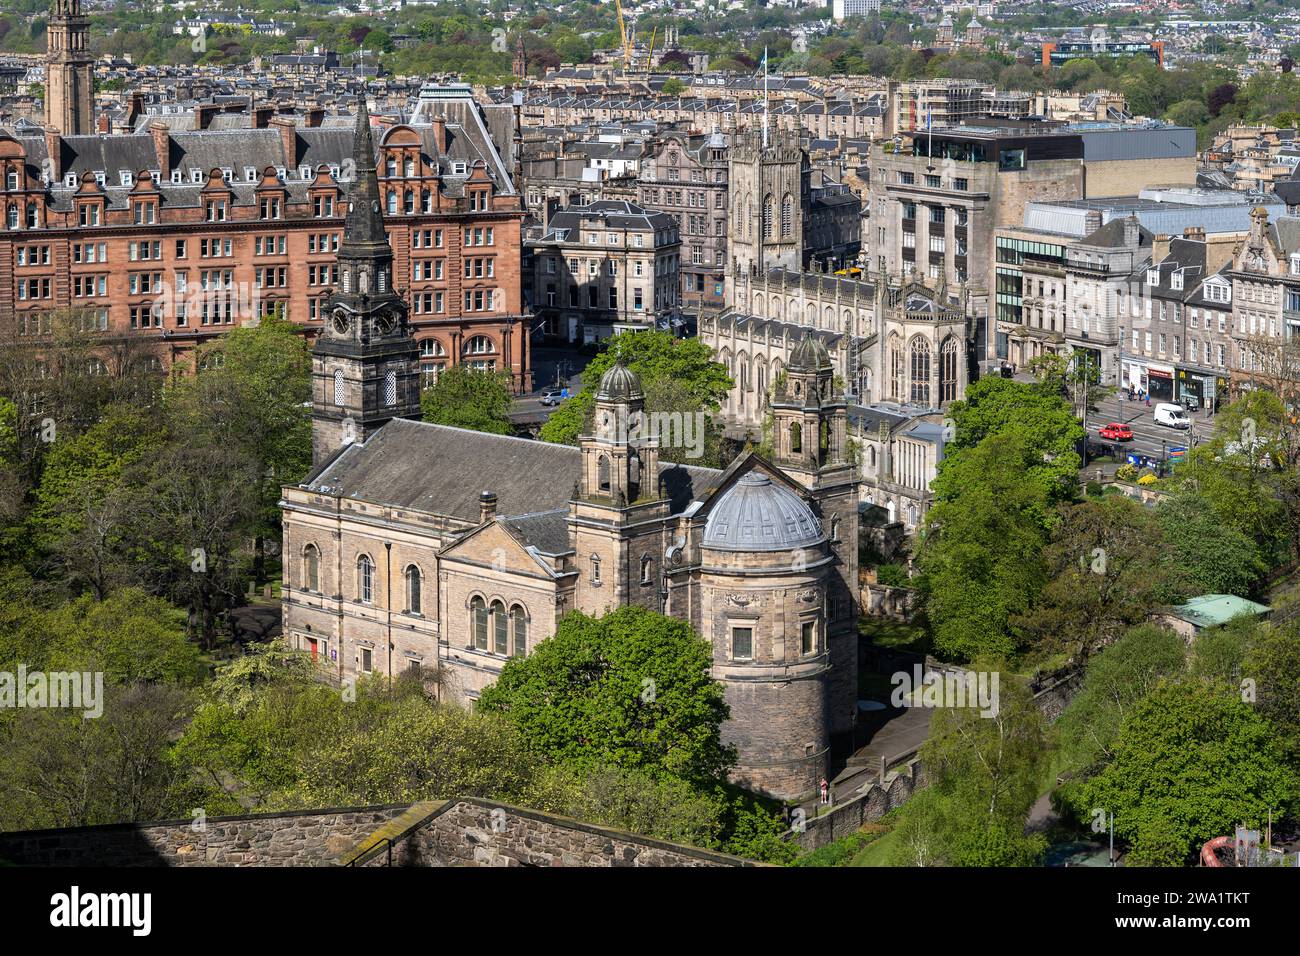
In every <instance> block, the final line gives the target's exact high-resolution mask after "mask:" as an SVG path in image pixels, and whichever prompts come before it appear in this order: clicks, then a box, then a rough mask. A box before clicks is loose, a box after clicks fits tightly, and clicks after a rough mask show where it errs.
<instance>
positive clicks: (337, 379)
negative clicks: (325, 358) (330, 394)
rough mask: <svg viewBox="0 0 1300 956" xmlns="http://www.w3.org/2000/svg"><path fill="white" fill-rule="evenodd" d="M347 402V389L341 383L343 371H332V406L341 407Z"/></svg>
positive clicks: (337, 369) (338, 369) (339, 369)
mask: <svg viewBox="0 0 1300 956" xmlns="http://www.w3.org/2000/svg"><path fill="white" fill-rule="evenodd" d="M346 401H347V387H346V385H345V384H344V381H343V369H341V368H336V369H335V370H334V404H335V405H342V404H344V402H346Z"/></svg>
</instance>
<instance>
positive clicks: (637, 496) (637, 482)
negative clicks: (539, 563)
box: [569, 359, 669, 614]
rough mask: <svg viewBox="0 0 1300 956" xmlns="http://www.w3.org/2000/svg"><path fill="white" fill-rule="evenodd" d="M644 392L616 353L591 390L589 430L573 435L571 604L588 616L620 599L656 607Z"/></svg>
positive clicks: (653, 479) (657, 568) (653, 499)
mask: <svg viewBox="0 0 1300 956" xmlns="http://www.w3.org/2000/svg"><path fill="white" fill-rule="evenodd" d="M648 421H649V420H648V419H647V416H646V414H645V391H644V390H643V389H642V387H641V380H640V379H639V378H638V377H637V375H636V373H635V372H633V371H632V370H631V369H630V368H628V367H627V364H626V363H625V361H624V360H623V359H619V360H618V362H617V363H616V364H615V365H614V366H613V367H611V368H610V370H609V371H608V372H606V373H605V375H604V377H602V378H601V380H600V387H599V388H598V389H597V390H596V402H595V416H594V420H593V422H592V429H591V433H590V434H587V435H583V436H582V438H581V439H580V440H579V446H580V447H581V449H582V477H581V478H579V480H578V482H577V486H576V487H575V488H574V490H573V491H574V495H573V500H572V502H570V505H569V529H570V535H571V539H572V540H573V542H574V548H575V550H576V552H577V562H578V570H579V574H580V577H579V582H578V587H577V594H576V598H575V602H576V605H577V608H578V609H579V610H581V611H585V612H586V613H588V614H601V613H604V611H606V610H612V609H614V608H618V607H622V606H623V605H625V604H639V605H641V606H643V607H647V608H650V609H651V610H655V611H658V610H661V609H662V595H661V593H660V589H661V584H662V580H661V577H662V574H661V573H662V568H661V562H662V557H663V555H662V553H661V551H662V549H661V547H660V545H661V544H662V540H661V533H660V523H661V522H662V520H663V519H665V518H667V517H668V507H669V503H668V500H667V498H665V497H664V494H663V490H662V488H661V487H660V483H659V441H658V439H657V438H656V437H655V436H654V435H651V434H649V431H648Z"/></svg>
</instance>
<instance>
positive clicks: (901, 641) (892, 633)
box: [858, 617, 930, 654]
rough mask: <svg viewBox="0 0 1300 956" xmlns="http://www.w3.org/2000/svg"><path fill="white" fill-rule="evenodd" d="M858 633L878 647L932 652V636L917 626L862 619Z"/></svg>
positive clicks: (919, 652) (877, 618)
mask: <svg viewBox="0 0 1300 956" xmlns="http://www.w3.org/2000/svg"><path fill="white" fill-rule="evenodd" d="M858 633H859V634H861V635H862V636H863V637H865V638H866V639H867V640H869V641H870V642H871V643H872V644H874V645H876V646H877V647H889V648H894V649H897V650H907V651H916V652H917V653H918V654H924V653H927V652H929V650H930V635H929V634H927V633H926V630H925V628H923V627H921V626H920V625H917V624H905V623H903V622H902V621H890V620H887V619H885V618H879V617H862V618H861V619H860V620H859V621H858Z"/></svg>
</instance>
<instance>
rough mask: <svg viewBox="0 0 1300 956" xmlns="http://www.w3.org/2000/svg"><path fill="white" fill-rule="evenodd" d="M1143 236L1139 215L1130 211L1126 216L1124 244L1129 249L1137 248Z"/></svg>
mask: <svg viewBox="0 0 1300 956" xmlns="http://www.w3.org/2000/svg"><path fill="white" fill-rule="evenodd" d="M1141 238H1142V227H1141V226H1140V225H1139V224H1138V217H1137V216H1136V215H1135V214H1133V213H1129V214H1128V215H1127V216H1125V217H1124V246H1125V247H1126V248H1128V249H1136V248H1137V246H1138V242H1139V241H1140V240H1141Z"/></svg>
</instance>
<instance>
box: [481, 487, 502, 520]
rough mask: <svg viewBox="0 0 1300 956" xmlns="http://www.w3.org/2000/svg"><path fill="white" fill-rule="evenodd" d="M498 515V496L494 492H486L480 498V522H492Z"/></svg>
mask: <svg viewBox="0 0 1300 956" xmlns="http://www.w3.org/2000/svg"><path fill="white" fill-rule="evenodd" d="M496 513H497V496H496V492H494V491H484V492H482V493H481V494H480V495H479V496H478V520H479V522H480V523H482V522H484V521H491V520H492V519H493V518H495V517H496Z"/></svg>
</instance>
